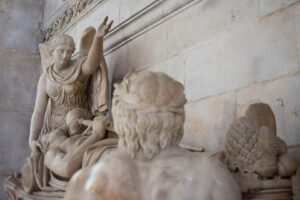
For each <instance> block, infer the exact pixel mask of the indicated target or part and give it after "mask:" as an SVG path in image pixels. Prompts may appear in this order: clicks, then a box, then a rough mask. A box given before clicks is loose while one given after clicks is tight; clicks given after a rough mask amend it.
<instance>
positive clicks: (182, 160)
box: [65, 71, 241, 200]
mask: <svg viewBox="0 0 300 200" xmlns="http://www.w3.org/2000/svg"><path fill="white" fill-rule="evenodd" d="M183 90H184V88H183V86H182V85H181V84H180V83H179V82H177V81H175V80H173V79H172V78H170V77H169V76H167V75H165V74H164V73H154V72H148V71H140V72H136V73H132V74H129V75H127V76H125V78H124V80H123V81H122V83H120V84H115V91H114V95H113V102H112V104H113V105H112V116H113V120H114V127H115V130H116V132H117V134H118V136H119V143H118V148H117V149H116V150H115V151H114V152H112V153H111V154H110V156H109V157H105V158H103V159H101V160H100V161H99V162H98V163H96V164H95V165H93V166H90V167H87V168H84V169H82V170H80V171H78V172H76V173H75V174H74V176H73V177H72V179H71V181H70V183H69V185H68V187H67V190H66V194H65V199H67V200H68V199H70V200H71V199H72V200H75V199H78V200H79V199H102V200H111V199H115V200H154V199H157V200H162V199H164V200H168V199H172V200H176V199H178V200H179V199H180V200H181V199H190V200H193V199H195V200H196V199H203V200H235V199H241V193H240V188H239V186H238V184H237V183H236V182H235V180H234V178H233V177H232V175H231V174H230V172H229V171H228V169H227V168H226V166H225V165H223V164H222V163H221V162H220V161H219V160H217V159H215V158H213V157H211V156H208V155H206V154H205V153H194V152H190V151H188V150H186V149H184V148H181V147H179V142H180V141H181V138H182V136H183V123H184V119H185V115H184V104H185V103H186V98H185V95H184V93H183Z"/></svg>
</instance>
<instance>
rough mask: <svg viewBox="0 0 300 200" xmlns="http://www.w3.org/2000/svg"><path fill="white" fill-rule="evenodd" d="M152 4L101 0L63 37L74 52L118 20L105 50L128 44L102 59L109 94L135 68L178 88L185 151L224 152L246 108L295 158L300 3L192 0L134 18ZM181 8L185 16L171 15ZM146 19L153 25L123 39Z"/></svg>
mask: <svg viewBox="0 0 300 200" xmlns="http://www.w3.org/2000/svg"><path fill="white" fill-rule="evenodd" d="M167 1H168V0H166V1H165V2H167ZM169 1H170V0H169ZM153 2H154V1H153V0H144V1H139V0H130V1H129V0H121V1H116V0H109V1H106V2H105V3H104V4H103V5H101V6H99V7H97V8H96V9H95V10H94V11H93V12H91V13H89V14H88V15H85V16H84V17H82V19H81V20H80V21H79V22H78V23H76V24H74V25H73V26H72V27H71V28H70V29H68V30H66V33H68V34H70V35H72V36H73V37H74V38H75V40H76V42H77V45H78V42H79V38H80V35H81V33H82V31H83V30H84V29H85V28H86V27H88V26H95V27H96V26H98V24H99V23H100V21H101V20H102V19H103V18H104V16H106V15H108V16H110V18H111V19H113V20H114V21H115V23H114V25H113V30H114V28H118V27H120V25H124V23H125V24H126V23H129V24H130V26H126V27H127V28H121V29H120V34H114V35H112V36H110V37H109V38H107V39H106V40H105V46H109V45H111V42H112V41H121V42H122V41H123V40H124V41H125V43H124V44H123V45H122V46H121V47H118V48H117V49H116V50H114V51H112V52H111V51H110V52H109V53H107V55H106V60H107V63H108V67H109V77H110V83H111V84H110V86H111V91H112V90H113V87H112V84H113V83H114V82H119V81H120V80H121V79H122V77H123V76H124V75H125V74H126V73H127V72H128V71H134V70H140V69H148V70H151V71H161V72H165V73H167V74H169V75H170V76H171V77H173V78H175V79H176V80H178V81H180V82H181V83H182V84H183V85H184V86H185V93H186V96H187V99H188V103H187V105H186V123H185V135H184V138H183V141H182V142H183V144H185V145H188V146H195V147H200V148H205V149H206V150H210V151H213V150H220V149H222V148H223V144H224V138H225V135H226V131H227V130H228V128H229V126H230V124H231V123H232V122H233V120H234V119H235V118H236V117H238V116H240V115H241V114H242V113H243V112H244V111H245V109H246V108H247V106H248V105H249V104H251V103H254V102H265V103H268V104H269V105H270V106H271V107H272V109H273V110H274V113H275V115H276V119H277V129H278V135H279V136H280V137H281V138H283V139H284V140H285V141H286V142H287V144H288V145H289V150H290V151H291V152H292V153H294V154H295V155H297V156H298V155H300V137H299V135H300V132H299V130H300V127H299V126H300V117H299V116H300V113H299V112H300V104H299V98H300V90H299V89H300V88H299V85H300V83H299V78H300V73H299V70H300V65H299V63H300V2H299V0H245V1H240V0H226V1H220V0H202V1H200V0H194V1H190V2H192V3H191V5H190V6H185V5H181V1H179V0H178V1H173V2H172V4H171V3H170V4H168V3H163V2H162V3H161V5H159V6H158V7H155V9H152V10H153V11H149V14H147V15H146V14H145V15H141V16H140V17H139V18H135V16H138V15H139V13H141V12H143V11H144V10H145V9H147V6H149V5H150V4H151V3H153ZM178 5H181V7H183V9H181V10H180V9H179V10H180V11H175V12H173V13H172V14H171V15H170V16H169V15H168V13H170V12H171V11H172V9H173V8H174V7H176V6H178ZM184 6H185V7H184ZM160 15H163V16H167V17H166V18H165V19H159V18H158V17H157V16H160ZM150 18H151V19H155V20H157V24H155V25H153V26H151V28H149V29H147V30H146V31H142V32H141V33H140V34H139V36H138V37H133V39H132V40H131V39H129V40H127V39H128V38H126V37H125V36H127V35H130V33H133V32H134V31H135V29H137V27H140V26H142V24H143V23H144V22H146V21H147V20H149V19H150ZM132 19H134V20H133V21H130V20H132ZM139 19H141V20H139ZM116 37H117V38H116ZM282 105H284V106H282ZM297 153H298V154H297ZM299 157H300V156H299Z"/></svg>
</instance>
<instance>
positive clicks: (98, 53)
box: [81, 17, 113, 77]
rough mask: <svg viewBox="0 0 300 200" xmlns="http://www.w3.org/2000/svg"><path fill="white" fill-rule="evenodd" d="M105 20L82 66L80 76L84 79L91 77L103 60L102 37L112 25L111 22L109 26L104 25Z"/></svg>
mask: <svg viewBox="0 0 300 200" xmlns="http://www.w3.org/2000/svg"><path fill="white" fill-rule="evenodd" d="M107 20H108V17H106V18H105V19H104V20H103V22H102V23H101V24H100V26H99V28H98V30H97V32H96V34H95V37H94V40H93V42H92V45H91V48H90V50H89V53H88V56H87V59H86V61H85V62H84V64H83V66H82V69H81V70H82V75H83V76H85V77H87V76H89V75H91V74H92V73H94V72H95V71H96V70H97V69H98V67H99V63H100V62H101V60H102V58H103V56H102V55H103V37H104V36H105V34H106V33H107V32H108V31H109V29H110V28H111V26H112V23H113V21H111V22H110V23H109V24H106V23H107Z"/></svg>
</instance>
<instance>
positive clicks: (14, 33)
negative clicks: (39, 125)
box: [0, 0, 43, 200]
mask: <svg viewBox="0 0 300 200" xmlns="http://www.w3.org/2000/svg"><path fill="white" fill-rule="evenodd" d="M42 14H43V1H42V0H22V1H19V0H1V1H0V30H1V34H0V66H1V67H0V86H1V87H0V199H1V200H4V199H7V196H6V194H5V193H4V191H3V184H2V183H3V180H4V179H5V178H6V177H8V176H9V175H11V174H13V173H14V172H15V171H19V170H20V168H21V167H22V165H23V161H24V158H25V157H26V156H28V155H30V151H29V146H28V137H29V126H30V118H31V114H32V111H33V107H34V101H35V93H36V84H37V81H38V78H39V74H40V72H41V69H40V59H39V55H38V42H39V22H41V21H42V16H43V15H42Z"/></svg>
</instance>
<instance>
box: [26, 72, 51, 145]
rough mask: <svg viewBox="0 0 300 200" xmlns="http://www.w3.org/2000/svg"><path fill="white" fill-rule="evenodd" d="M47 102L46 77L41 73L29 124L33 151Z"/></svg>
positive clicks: (30, 143)
mask: <svg viewBox="0 0 300 200" xmlns="http://www.w3.org/2000/svg"><path fill="white" fill-rule="evenodd" d="M47 103H48V95H47V92H46V79H45V76H44V75H41V77H40V79H39V82H38V86H37V95H36V102H35V106H34V111H33V114H32V117H31V124H30V136H29V146H30V148H31V150H32V151H35V148H34V143H36V141H37V139H38V137H39V134H40V132H41V129H42V126H43V123H44V117H45V112H46V108H47Z"/></svg>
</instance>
